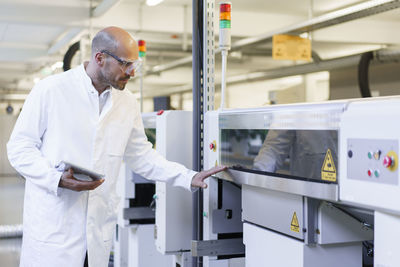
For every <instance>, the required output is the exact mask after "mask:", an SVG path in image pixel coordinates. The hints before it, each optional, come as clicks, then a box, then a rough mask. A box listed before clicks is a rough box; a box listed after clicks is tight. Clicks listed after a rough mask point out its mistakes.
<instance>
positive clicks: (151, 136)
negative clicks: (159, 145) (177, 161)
mask: <svg viewBox="0 0 400 267" xmlns="http://www.w3.org/2000/svg"><path fill="white" fill-rule="evenodd" d="M144 133H145V134H146V136H147V140H148V141H149V142H150V143H152V144H153V148H154V149H156V129H155V128H145V129H144Z"/></svg>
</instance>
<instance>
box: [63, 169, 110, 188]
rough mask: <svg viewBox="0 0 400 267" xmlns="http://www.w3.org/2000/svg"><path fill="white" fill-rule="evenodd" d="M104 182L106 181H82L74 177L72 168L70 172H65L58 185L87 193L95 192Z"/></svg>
mask: <svg viewBox="0 0 400 267" xmlns="http://www.w3.org/2000/svg"><path fill="white" fill-rule="evenodd" d="M103 182H104V179H101V180H96V181H81V180H78V179H76V178H75V177H74V171H73V170H72V169H71V168H70V169H69V170H68V171H65V172H64V173H63V174H62V176H61V179H60V182H59V184H58V186H59V187H63V188H67V189H70V190H73V191H77V192H80V191H86V190H93V189H95V188H97V187H98V186H100V185H101V184H102V183H103Z"/></svg>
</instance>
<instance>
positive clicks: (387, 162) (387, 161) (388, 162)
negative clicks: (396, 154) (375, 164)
mask: <svg viewBox="0 0 400 267" xmlns="http://www.w3.org/2000/svg"><path fill="white" fill-rule="evenodd" d="M393 164H394V160H393V158H392V157H389V156H385V157H384V158H383V166H385V168H390V167H392V165H393Z"/></svg>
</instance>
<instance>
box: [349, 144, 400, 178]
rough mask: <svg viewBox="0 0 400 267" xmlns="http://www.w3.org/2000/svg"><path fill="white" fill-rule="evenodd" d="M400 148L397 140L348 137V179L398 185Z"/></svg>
mask: <svg viewBox="0 0 400 267" xmlns="http://www.w3.org/2000/svg"><path fill="white" fill-rule="evenodd" d="M398 149H399V144H398V141H397V140H381V139H356V138H353V139H348V142H347V177H348V179H353V180H361V181H368V182H375V183H383V184H391V185H398V184H399V174H398V164H399V162H398V156H397V155H398Z"/></svg>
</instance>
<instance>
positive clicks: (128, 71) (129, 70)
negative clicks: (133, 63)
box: [125, 67, 135, 77]
mask: <svg viewBox="0 0 400 267" xmlns="http://www.w3.org/2000/svg"><path fill="white" fill-rule="evenodd" d="M125 73H126V74H127V75H129V76H131V77H134V76H135V68H133V67H130V68H127V69H126V71H125Z"/></svg>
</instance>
